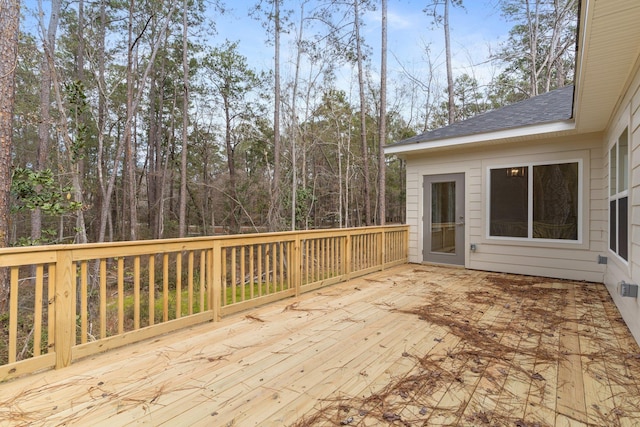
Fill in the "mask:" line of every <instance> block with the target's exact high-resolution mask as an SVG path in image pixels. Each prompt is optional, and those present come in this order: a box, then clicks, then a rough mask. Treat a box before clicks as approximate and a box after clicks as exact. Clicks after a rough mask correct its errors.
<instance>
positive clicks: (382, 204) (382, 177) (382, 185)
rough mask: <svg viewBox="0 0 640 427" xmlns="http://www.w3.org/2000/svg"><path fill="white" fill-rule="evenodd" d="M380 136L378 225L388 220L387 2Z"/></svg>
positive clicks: (384, 29) (385, 7)
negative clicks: (386, 150) (386, 157)
mask: <svg viewBox="0 0 640 427" xmlns="http://www.w3.org/2000/svg"><path fill="white" fill-rule="evenodd" d="M379 124H380V134H379V138H378V187H379V188H378V224H380V225H384V224H385V218H386V215H387V213H386V209H385V208H386V162H385V158H384V146H385V143H386V141H387V0H382V52H381V56H380V122H379Z"/></svg>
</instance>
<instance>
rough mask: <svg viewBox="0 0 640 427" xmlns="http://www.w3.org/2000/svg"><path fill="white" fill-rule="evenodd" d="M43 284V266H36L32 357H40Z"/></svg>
mask: <svg viewBox="0 0 640 427" xmlns="http://www.w3.org/2000/svg"><path fill="white" fill-rule="evenodd" d="M43 282H44V265H42V264H38V265H37V266H36V282H35V295H34V312H33V356H34V357H35V356H40V353H41V345H40V341H41V340H42V310H43V308H42V289H43Z"/></svg>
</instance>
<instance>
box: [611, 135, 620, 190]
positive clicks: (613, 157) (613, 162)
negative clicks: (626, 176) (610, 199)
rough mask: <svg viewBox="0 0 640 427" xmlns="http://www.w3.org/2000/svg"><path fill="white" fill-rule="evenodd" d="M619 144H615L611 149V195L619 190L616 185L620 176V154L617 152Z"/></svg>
mask: <svg viewBox="0 0 640 427" xmlns="http://www.w3.org/2000/svg"><path fill="white" fill-rule="evenodd" d="M617 146H618V144H614V145H613V147H611V151H609V195H610V196H613V195H614V194H616V192H617V191H618V186H617V185H616V178H617V177H618V171H617V169H618V166H617V165H618V155H617V153H616V151H617V150H616V147H617Z"/></svg>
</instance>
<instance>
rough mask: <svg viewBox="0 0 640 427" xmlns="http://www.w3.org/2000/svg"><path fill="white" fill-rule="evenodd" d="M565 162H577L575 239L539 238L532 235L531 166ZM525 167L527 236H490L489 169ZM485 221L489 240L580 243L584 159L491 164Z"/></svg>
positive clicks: (489, 180) (582, 214)
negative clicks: (576, 233) (576, 221)
mask: <svg viewBox="0 0 640 427" xmlns="http://www.w3.org/2000/svg"><path fill="white" fill-rule="evenodd" d="M565 163H577V164H578V194H577V196H578V200H577V206H578V212H577V215H578V224H577V232H578V237H577V239H576V240H569V239H541V238H534V237H533V168H534V166H547V165H559V164H565ZM521 167H525V168H527V171H528V172H527V197H528V204H529V206H528V212H527V235H528V237H511V236H492V235H491V171H492V170H495V169H505V168H521ZM486 177H487V179H486V183H487V186H486V222H485V230H486V233H485V238H486V239H487V240H490V241H503V242H527V243H533V242H535V243H560V244H567V245H581V244H582V243H583V224H584V220H585V215H584V211H583V197H584V195H583V191H584V188H583V187H584V161H583V159H581V158H568V159H555V160H545V161H532V162H517V161H514V162H512V163H504V164H497V165H491V166H488V167H487V170H486Z"/></svg>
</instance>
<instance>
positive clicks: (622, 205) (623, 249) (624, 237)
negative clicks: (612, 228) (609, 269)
mask: <svg viewBox="0 0 640 427" xmlns="http://www.w3.org/2000/svg"><path fill="white" fill-rule="evenodd" d="M628 213H629V211H628V198H627V197H622V198H620V199H618V255H620V256H621V257H622V258H623V259H625V260H628V259H629V258H628V253H627V250H628V246H629V242H628V236H629V229H628V228H627V227H628V218H627V217H628Z"/></svg>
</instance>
